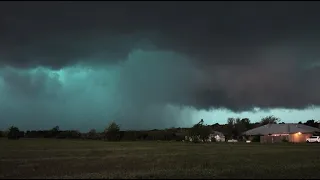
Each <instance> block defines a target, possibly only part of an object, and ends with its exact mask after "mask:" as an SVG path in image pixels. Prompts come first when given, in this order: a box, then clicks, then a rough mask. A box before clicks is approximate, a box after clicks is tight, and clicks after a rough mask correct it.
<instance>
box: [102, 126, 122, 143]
mask: <svg viewBox="0 0 320 180" xmlns="http://www.w3.org/2000/svg"><path fill="white" fill-rule="evenodd" d="M119 132H120V126H119V125H118V124H116V123H115V122H114V121H112V122H111V123H110V124H109V125H108V126H107V127H106V128H105V130H104V134H105V135H104V136H105V139H107V140H109V141H117V140H120V134H119Z"/></svg>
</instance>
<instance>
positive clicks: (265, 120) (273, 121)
mask: <svg viewBox="0 0 320 180" xmlns="http://www.w3.org/2000/svg"><path fill="white" fill-rule="evenodd" d="M279 121H280V118H277V117H274V116H267V117H264V118H262V119H261V121H260V124H261V125H266V124H277V123H278V122H279Z"/></svg>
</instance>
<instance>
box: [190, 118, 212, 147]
mask: <svg viewBox="0 0 320 180" xmlns="http://www.w3.org/2000/svg"><path fill="white" fill-rule="evenodd" d="M203 123H204V121H203V119H201V120H200V121H199V122H198V123H197V124H195V125H193V127H192V128H191V129H190V131H189V136H190V137H191V138H192V139H193V142H198V140H199V139H198V138H200V139H201V140H203V141H206V140H207V139H208V138H209V135H210V133H211V131H212V129H211V127H210V126H206V125H204V124H203Z"/></svg>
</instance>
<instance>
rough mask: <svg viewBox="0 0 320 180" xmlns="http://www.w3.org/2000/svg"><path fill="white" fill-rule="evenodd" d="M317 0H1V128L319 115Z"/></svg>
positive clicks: (289, 118) (151, 124)
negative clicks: (259, 0) (95, 0)
mask: <svg viewBox="0 0 320 180" xmlns="http://www.w3.org/2000/svg"><path fill="white" fill-rule="evenodd" d="M319 8H320V2H311V1H309V2H276V1H274V2H267V1H263V2H214V1H212V2H200V1H194V2H191V1H190V2H174V1H170V2H169V1H164V2H160V1H158V2H124V1H119V2H111V1H110V2H107V1H106V2H103V1H102V2H90V1H88V2H85V1H82V2H67V1H65V2H63V1H61V2H54V1H48V2H9V1H8V2H0V27H1V28H0V129H5V128H7V127H9V126H11V125H16V126H18V127H19V128H20V129H48V128H52V127H54V126H56V125H59V126H60V128H61V129H78V130H83V131H85V130H88V129H91V128H96V129H98V130H99V129H103V128H104V127H105V126H106V125H107V124H108V123H109V122H110V121H115V122H117V123H119V124H120V125H121V127H122V128H123V129H155V128H157V129H161V128H167V127H172V126H175V127H178V126H184V127H185V126H191V125H192V124H193V123H195V122H197V121H199V120H200V119H204V121H205V122H206V123H208V124H214V123H217V122H218V123H225V122H226V121H227V118H228V117H243V118H244V117H248V118H250V119H251V120H252V121H259V120H260V119H261V117H263V116H267V115H274V116H277V117H279V118H280V119H281V120H282V121H284V122H298V121H306V120H308V119H316V120H318V119H320V108H319V107H318V105H320V94H319V92H320V83H319V82H320V81H319V80H318V78H319V77H320V34H319V32H320V11H319Z"/></svg>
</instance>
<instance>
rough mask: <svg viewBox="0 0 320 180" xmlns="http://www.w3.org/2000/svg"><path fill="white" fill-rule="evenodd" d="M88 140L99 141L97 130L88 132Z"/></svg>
mask: <svg viewBox="0 0 320 180" xmlns="http://www.w3.org/2000/svg"><path fill="white" fill-rule="evenodd" d="M88 139H97V131H96V130H95V129H91V130H90V131H89V132H88Z"/></svg>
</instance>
